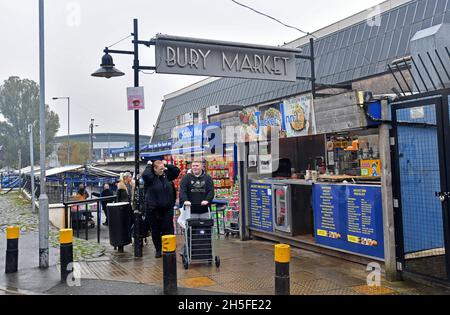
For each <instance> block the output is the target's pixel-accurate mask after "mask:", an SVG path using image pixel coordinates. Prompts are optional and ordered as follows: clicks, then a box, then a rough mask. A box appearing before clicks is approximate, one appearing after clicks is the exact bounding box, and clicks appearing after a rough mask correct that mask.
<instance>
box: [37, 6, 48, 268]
mask: <svg viewBox="0 0 450 315" xmlns="http://www.w3.org/2000/svg"><path fill="white" fill-rule="evenodd" d="M44 35H45V34H44V0H39V126H40V150H41V151H40V165H41V178H40V185H41V186H40V187H41V189H40V195H39V268H41V269H47V268H48V267H49V247H48V238H49V216H48V196H47V185H46V179H45V143H46V130H45V129H46V128H45V127H46V123H45V122H46V119H45V45H44V43H45V38H44Z"/></svg>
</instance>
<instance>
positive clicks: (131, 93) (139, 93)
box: [127, 87, 145, 110]
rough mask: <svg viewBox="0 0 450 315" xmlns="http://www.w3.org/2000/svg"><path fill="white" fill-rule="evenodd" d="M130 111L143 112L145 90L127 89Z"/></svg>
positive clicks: (138, 88)
mask: <svg viewBox="0 0 450 315" xmlns="http://www.w3.org/2000/svg"><path fill="white" fill-rule="evenodd" d="M127 101H128V110H142V109H145V105H144V88H143V87H129V88H127Z"/></svg>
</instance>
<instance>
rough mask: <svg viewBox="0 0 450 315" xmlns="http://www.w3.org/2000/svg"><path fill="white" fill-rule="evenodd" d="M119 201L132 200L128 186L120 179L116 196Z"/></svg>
mask: <svg viewBox="0 0 450 315" xmlns="http://www.w3.org/2000/svg"><path fill="white" fill-rule="evenodd" d="M116 201H117V202H130V201H131V197H130V196H129V195H128V189H127V186H126V185H125V183H124V182H123V181H120V182H119V184H118V185H117V196H116Z"/></svg>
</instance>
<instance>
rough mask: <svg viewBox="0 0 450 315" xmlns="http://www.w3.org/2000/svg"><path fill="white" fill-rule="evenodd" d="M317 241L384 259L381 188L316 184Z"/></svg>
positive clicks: (314, 187)
mask: <svg viewBox="0 0 450 315" xmlns="http://www.w3.org/2000/svg"><path fill="white" fill-rule="evenodd" d="M313 202H314V207H313V208H314V226H315V231H316V242H317V243H318V244H322V245H327V246H330V247H335V248H340V249H343V250H347V251H350V252H354V253H358V254H363V255H368V256H373V257H379V258H384V243H383V214H382V205H381V187H379V186H358V185H325V184H315V185H314V186H313Z"/></svg>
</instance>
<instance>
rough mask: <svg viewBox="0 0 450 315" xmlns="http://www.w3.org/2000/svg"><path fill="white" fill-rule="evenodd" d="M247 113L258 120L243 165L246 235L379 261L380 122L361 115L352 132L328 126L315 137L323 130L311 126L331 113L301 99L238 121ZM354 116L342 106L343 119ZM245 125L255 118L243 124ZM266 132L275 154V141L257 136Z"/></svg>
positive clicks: (263, 108)
mask: <svg viewBox="0 0 450 315" xmlns="http://www.w3.org/2000/svg"><path fill="white" fill-rule="evenodd" d="M343 97H344V98H345V97H346V95H344V96H343ZM349 99H350V100H352V98H351V97H350V98H349ZM335 104H336V103H335ZM337 104H339V102H338V103H337ZM341 104H342V102H341ZM350 104H353V105H354V106H349V105H348V104H347V107H350V108H349V109H347V111H348V112H349V113H351V111H353V112H355V110H356V111H357V108H356V105H357V104H356V103H353V102H350ZM316 106H317V104H316ZM318 106H320V105H318ZM249 113H250V114H249ZM321 113H322V114H321ZM248 115H250V116H255V117H256V121H257V122H259V123H257V124H256V125H255V126H251V123H249V124H248V127H247V128H249V129H254V130H253V139H252V138H251V137H250V138H249V140H250V141H249V142H248V144H247V153H248V154H247V161H246V163H247V167H248V183H247V187H246V189H247V194H246V195H247V201H246V205H247V212H248V215H247V217H248V226H247V228H248V229H249V231H250V233H251V235H253V236H257V237H262V238H268V239H273V240H277V241H287V242H290V243H294V244H297V245H299V246H300V247H307V248H312V247H316V248H322V249H327V250H332V251H335V252H336V251H338V252H341V253H346V254H351V255H358V256H361V257H366V258H369V259H375V260H383V259H384V248H383V244H384V242H383V217H382V201H381V160H380V158H379V149H378V148H379V137H378V128H377V125H376V124H369V123H368V122H367V120H363V119H361V117H360V116H358V117H359V118H358V119H360V121H359V122H358V123H357V124H356V125H355V126H354V128H352V130H347V129H346V128H343V129H336V128H335V129H332V128H331V127H330V126H327V127H326V128H328V130H325V131H328V132H324V133H321V134H317V130H318V129H322V130H323V129H325V127H323V125H322V124H318V123H316V121H317V122H319V121H322V122H323V121H325V118H324V117H325V116H324V115H327V116H329V115H330V110H328V112H327V113H326V114H325V113H324V112H323V111H320V110H319V111H317V110H315V109H314V106H313V104H312V102H311V100H308V99H307V98H304V97H296V98H293V99H288V100H285V101H283V102H280V103H277V104H273V105H264V106H261V107H256V108H254V109H250V110H248V109H246V110H245V111H244V113H243V114H242V115H241V117H245V116H248ZM351 115H354V114H353V113H352V114H351ZM274 117H275V118H274ZM352 117H353V116H349V117H345V115H343V114H342V109H341V119H343V120H344V121H345V119H346V118H347V119H349V120H352V122H353V119H352ZM244 120H245V121H244ZM247 121H249V122H251V121H253V119H252V118H248V117H245V119H241V122H242V123H245V122H247ZM348 125H350V124H349V123H347V126H348ZM352 127H353V126H352ZM339 128H342V127H339ZM267 129H271V132H274V130H278V132H279V139H277V141H276V142H277V143H276V145H278V151H277V154H275V155H274V152H275V150H274V149H275V148H273V147H272V148H271V147H270V145H271V143H275V141H273V140H272V141H270V140H269V141H267V137H266V139H265V140H264V139H263V140H262V139H261V137H260V136H261V135H267V134H268V133H270V131H269V132H268V131H267ZM250 134H252V133H250ZM268 142H269V144H267V143H268ZM267 152H270V155H269V159H268V158H267ZM267 161H269V163H267ZM319 250H320V249H319Z"/></svg>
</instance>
